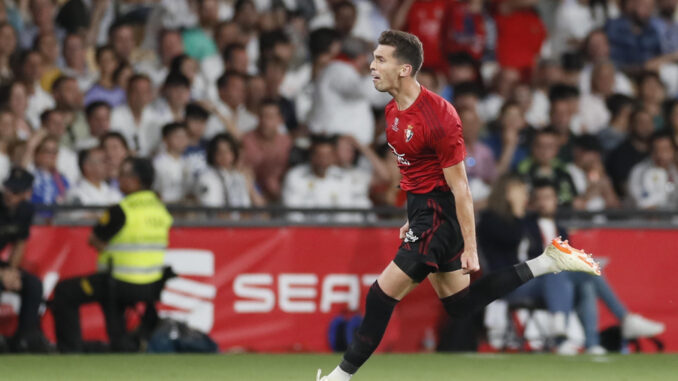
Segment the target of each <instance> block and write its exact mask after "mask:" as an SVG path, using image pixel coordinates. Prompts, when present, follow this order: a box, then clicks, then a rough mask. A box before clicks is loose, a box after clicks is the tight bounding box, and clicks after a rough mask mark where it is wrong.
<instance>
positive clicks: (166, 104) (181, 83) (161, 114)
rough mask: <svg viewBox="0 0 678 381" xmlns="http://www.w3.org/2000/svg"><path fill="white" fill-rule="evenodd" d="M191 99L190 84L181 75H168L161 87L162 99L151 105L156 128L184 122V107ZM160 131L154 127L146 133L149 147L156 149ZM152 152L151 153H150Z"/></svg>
mask: <svg viewBox="0 0 678 381" xmlns="http://www.w3.org/2000/svg"><path fill="white" fill-rule="evenodd" d="M190 99H191V84H190V82H189V80H188V78H186V76H184V75H183V74H181V73H170V74H169V75H168V76H167V78H166V79H165V84H164V85H163V86H162V97H160V98H158V99H157V100H156V101H155V102H153V104H152V106H151V107H152V109H153V114H155V122H156V125H157V126H165V125H166V124H168V123H173V122H181V121H183V120H184V113H185V112H186V105H188V102H189V101H190ZM161 135H162V131H161V129H160V128H158V127H156V126H154V127H153V129H152V131H149V132H148V137H149V139H150V145H151V147H156V148H157V147H158V144H159V143H160V140H161ZM151 152H153V151H151Z"/></svg>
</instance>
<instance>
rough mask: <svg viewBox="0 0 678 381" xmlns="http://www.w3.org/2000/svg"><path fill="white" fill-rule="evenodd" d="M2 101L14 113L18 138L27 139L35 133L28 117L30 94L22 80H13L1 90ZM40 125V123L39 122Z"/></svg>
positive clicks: (0, 100)
mask: <svg viewBox="0 0 678 381" xmlns="http://www.w3.org/2000/svg"><path fill="white" fill-rule="evenodd" d="M0 96H1V97H2V98H1V99H0V103H2V104H5V105H7V108H8V110H9V111H10V112H11V113H12V115H14V123H15V127H16V135H17V138H19V139H22V140H26V139H28V138H29V137H30V136H31V134H32V133H33V126H32V125H31V124H30V121H29V120H28V119H27V108H28V95H27V93H26V86H25V85H24V84H23V82H21V81H13V82H11V83H9V84H8V85H6V86H4V87H2V90H0ZM38 126H39V124H38Z"/></svg>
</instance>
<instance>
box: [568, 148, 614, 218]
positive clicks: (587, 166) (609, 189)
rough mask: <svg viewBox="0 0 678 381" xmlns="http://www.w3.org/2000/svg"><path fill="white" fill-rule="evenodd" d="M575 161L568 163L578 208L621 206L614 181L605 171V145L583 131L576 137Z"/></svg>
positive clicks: (575, 204)
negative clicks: (601, 144)
mask: <svg viewBox="0 0 678 381" xmlns="http://www.w3.org/2000/svg"><path fill="white" fill-rule="evenodd" d="M573 153H574V161H573V162H572V163H570V164H567V171H568V173H569V174H570V176H571V177H572V181H573V182H574V185H575V188H576V190H577V193H578V194H579V195H580V197H578V198H577V199H576V200H575V202H574V207H575V209H580V210H588V211H594V210H603V209H612V208H617V207H619V199H618V198H617V195H616V194H615V193H614V187H613V186H612V181H610V178H609V177H608V176H607V174H606V173H605V166H604V165H603V159H602V156H601V153H602V147H601V146H600V143H599V142H598V139H597V138H596V137H595V136H594V135H580V136H578V137H577V138H575V139H574V152H573Z"/></svg>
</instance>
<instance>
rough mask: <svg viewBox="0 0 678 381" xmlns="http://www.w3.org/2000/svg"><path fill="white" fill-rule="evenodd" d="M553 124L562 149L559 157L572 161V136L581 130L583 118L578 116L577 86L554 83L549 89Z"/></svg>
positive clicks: (550, 115)
mask: <svg viewBox="0 0 678 381" xmlns="http://www.w3.org/2000/svg"><path fill="white" fill-rule="evenodd" d="M549 102H550V104H551V109H550V110H549V117H550V119H551V125H550V127H552V128H553V129H554V130H555V131H556V132H557V133H558V144H559V146H560V151H559V152H558V157H559V158H560V159H561V160H562V161H565V162H570V161H572V137H573V134H574V133H575V131H581V130H582V125H581V120H580V119H579V117H578V116H577V109H578V108H579V92H578V90H577V88H576V87H574V86H568V85H554V86H553V87H551V89H550V90H549Z"/></svg>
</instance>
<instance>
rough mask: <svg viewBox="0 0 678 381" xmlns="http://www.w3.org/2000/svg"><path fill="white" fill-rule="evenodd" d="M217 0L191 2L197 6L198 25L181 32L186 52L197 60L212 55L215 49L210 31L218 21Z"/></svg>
mask: <svg viewBox="0 0 678 381" xmlns="http://www.w3.org/2000/svg"><path fill="white" fill-rule="evenodd" d="M219 3H220V2H219V1H215V0H206V1H197V2H192V5H193V6H197V15H198V25H197V26H196V27H195V28H190V29H185V30H184V31H183V33H182V37H183V39H184V43H185V45H186V53H187V54H188V55H190V56H191V57H194V58H195V59H197V60H201V59H203V58H205V57H208V56H210V55H213V54H214V53H215V51H216V46H215V45H214V40H213V39H212V37H211V36H212V31H213V29H214V27H215V26H216V24H217V23H218V22H219Z"/></svg>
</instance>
